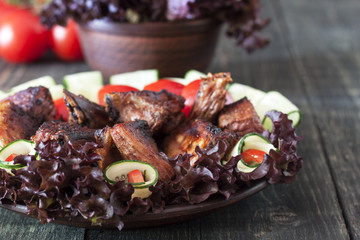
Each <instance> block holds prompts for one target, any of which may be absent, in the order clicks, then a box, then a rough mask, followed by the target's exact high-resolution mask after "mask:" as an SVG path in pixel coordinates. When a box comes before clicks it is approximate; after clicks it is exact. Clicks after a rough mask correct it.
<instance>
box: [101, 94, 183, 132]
mask: <svg viewBox="0 0 360 240" xmlns="http://www.w3.org/2000/svg"><path fill="white" fill-rule="evenodd" d="M105 101H106V109H107V111H108V112H109V116H110V118H111V120H113V121H114V122H117V123H121V122H125V123H126V122H132V121H135V120H145V121H146V122H147V123H148V124H149V126H150V129H151V131H152V132H153V133H156V132H162V133H169V132H170V131H172V130H173V129H174V128H175V127H176V126H178V124H179V123H180V122H181V121H182V120H183V119H184V114H183V113H182V112H181V110H182V109H183V108H184V101H185V100H184V98H183V97H181V96H178V95H175V94H172V93H169V92H167V91H165V90H163V91H161V92H152V91H140V92H115V93H110V94H107V95H106V98H105Z"/></svg>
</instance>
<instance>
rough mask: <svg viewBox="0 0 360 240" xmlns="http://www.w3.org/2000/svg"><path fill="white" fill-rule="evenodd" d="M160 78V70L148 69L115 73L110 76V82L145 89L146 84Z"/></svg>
mask: <svg viewBox="0 0 360 240" xmlns="http://www.w3.org/2000/svg"><path fill="white" fill-rule="evenodd" d="M158 79H159V72H158V70H156V69H148V70H139V71H135V72H128V73H120V74H117V75H113V76H111V77H110V84H113V85H127V86H130V87H134V88H137V89H139V90H143V89H144V87H145V86H146V85H148V84H150V83H153V82H156V81H157V80H158Z"/></svg>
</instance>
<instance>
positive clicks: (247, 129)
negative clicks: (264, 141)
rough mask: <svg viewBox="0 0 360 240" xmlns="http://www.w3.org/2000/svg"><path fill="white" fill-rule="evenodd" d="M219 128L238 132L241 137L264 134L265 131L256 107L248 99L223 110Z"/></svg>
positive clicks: (219, 118) (243, 99)
mask: <svg viewBox="0 0 360 240" xmlns="http://www.w3.org/2000/svg"><path fill="white" fill-rule="evenodd" d="M218 126H219V127H220V128H226V129H230V130H232V131H234V132H236V133H237V134H238V135H239V137H242V136H244V135H245V134H247V133H251V132H257V133H262V132H263V131H264V130H265V129H264V127H263V126H262V124H261V122H260V118H259V116H258V115H257V113H256V111H255V109H254V106H253V105H252V103H251V102H250V101H249V100H248V99H247V98H246V97H245V98H242V99H240V100H238V101H236V102H234V103H232V104H230V105H227V106H225V107H224V108H223V109H222V110H221V112H220V113H219V117H218Z"/></svg>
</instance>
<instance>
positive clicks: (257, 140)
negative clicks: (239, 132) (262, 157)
mask: <svg viewBox="0 0 360 240" xmlns="http://www.w3.org/2000/svg"><path fill="white" fill-rule="evenodd" d="M249 149H256V150H260V151H263V152H265V153H266V154H269V152H270V150H271V149H273V150H275V151H276V148H275V147H274V145H272V144H271V143H270V141H269V140H268V139H266V138H265V137H263V136H262V135H260V134H258V133H248V134H246V135H245V136H243V137H242V138H241V139H240V140H239V141H238V142H237V144H236V145H235V147H234V148H233V150H232V151H231V153H230V155H229V158H231V157H234V156H238V155H240V154H241V153H242V152H244V151H246V150H249ZM259 165H260V164H258V165H249V164H247V163H245V162H244V160H243V159H241V160H240V161H239V162H238V164H237V168H238V170H239V171H241V172H245V173H250V172H252V171H254V170H255V169H256V168H257V167H258V166H259Z"/></svg>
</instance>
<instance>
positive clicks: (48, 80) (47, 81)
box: [10, 76, 56, 93]
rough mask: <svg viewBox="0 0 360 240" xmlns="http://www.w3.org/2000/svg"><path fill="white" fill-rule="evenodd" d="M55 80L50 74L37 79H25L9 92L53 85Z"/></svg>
mask: <svg viewBox="0 0 360 240" xmlns="http://www.w3.org/2000/svg"><path fill="white" fill-rule="evenodd" d="M55 85H56V82H55V80H54V78H53V77H50V76H44V77H40V78H37V79H33V80H30V81H27V82H25V83H22V84H20V85H17V86H15V87H13V88H11V89H10V93H16V92H19V91H22V90H25V89H28V88H29V87H38V86H43V87H46V88H50V87H52V86H55Z"/></svg>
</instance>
